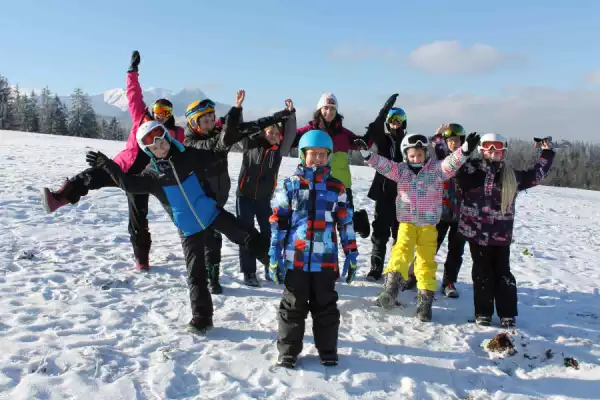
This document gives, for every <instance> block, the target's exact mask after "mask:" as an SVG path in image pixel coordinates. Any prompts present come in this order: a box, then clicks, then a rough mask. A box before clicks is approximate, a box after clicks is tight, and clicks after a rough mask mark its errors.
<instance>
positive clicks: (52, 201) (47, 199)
mask: <svg viewBox="0 0 600 400" xmlns="http://www.w3.org/2000/svg"><path fill="white" fill-rule="evenodd" d="M72 186H73V185H72V184H71V182H70V181H65V182H64V183H63V185H62V187H61V188H60V189H59V190H58V191H56V192H53V191H51V190H50V189H48V188H43V189H42V192H41V193H40V196H41V198H42V205H43V206H44V209H45V210H46V212H47V213H48V214H50V213H52V212H54V211H56V210H58V209H59V208H61V207H62V206H65V205H67V204H69V200H68V199H67V196H66V193H68V192H69V191H70V190H71V189H72Z"/></svg>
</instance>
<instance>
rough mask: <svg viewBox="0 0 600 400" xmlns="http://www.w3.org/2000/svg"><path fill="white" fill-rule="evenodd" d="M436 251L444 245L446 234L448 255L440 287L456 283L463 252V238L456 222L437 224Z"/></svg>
mask: <svg viewBox="0 0 600 400" xmlns="http://www.w3.org/2000/svg"><path fill="white" fill-rule="evenodd" d="M437 232H438V236H437V249H438V251H439V250H440V248H441V247H442V243H444V239H445V238H446V234H448V255H447V256H446V262H445V263H444V278H443V279H442V286H446V285H448V284H450V283H456V281H457V280H458V273H459V272H460V267H461V266H462V262H463V254H464V252H465V243H466V240H465V237H464V236H463V235H462V234H461V233H460V232H459V231H458V222H445V221H440V223H438V224H437Z"/></svg>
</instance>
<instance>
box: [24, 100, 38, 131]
mask: <svg viewBox="0 0 600 400" xmlns="http://www.w3.org/2000/svg"><path fill="white" fill-rule="evenodd" d="M37 103H38V98H37V96H36V94H35V92H34V91H33V90H32V91H31V94H30V95H29V97H28V99H27V102H26V103H25V114H26V115H27V129H26V131H27V132H39V131H40V119H39V115H38V104H37Z"/></svg>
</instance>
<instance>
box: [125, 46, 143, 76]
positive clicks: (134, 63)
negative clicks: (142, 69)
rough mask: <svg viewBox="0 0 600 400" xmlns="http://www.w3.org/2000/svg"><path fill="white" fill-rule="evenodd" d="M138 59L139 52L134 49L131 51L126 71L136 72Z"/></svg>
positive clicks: (138, 63)
mask: <svg viewBox="0 0 600 400" xmlns="http://www.w3.org/2000/svg"><path fill="white" fill-rule="evenodd" d="M140 61H141V57H140V52H139V51H137V50H134V52H133V53H131V64H130V65H129V69H128V70H127V72H138V66H139V65H140Z"/></svg>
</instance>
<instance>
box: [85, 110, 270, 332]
mask: <svg viewBox="0 0 600 400" xmlns="http://www.w3.org/2000/svg"><path fill="white" fill-rule="evenodd" d="M137 142H138V145H139V147H140V149H142V151H144V152H145V153H146V154H147V155H148V156H149V157H150V160H151V162H150V163H149V164H148V165H147V167H146V169H145V170H144V171H143V172H142V173H140V174H136V175H126V174H125V173H123V171H122V170H121V168H120V167H119V165H118V164H116V163H115V162H114V161H112V160H110V159H109V158H108V157H106V156H105V155H104V154H102V153H96V152H90V153H88V154H87V157H86V160H87V161H88V163H89V164H90V166H91V167H93V168H100V169H103V170H104V171H106V172H107V173H108V174H109V175H110V176H111V178H112V179H114V181H115V182H116V183H117V185H118V186H119V187H120V188H121V189H123V190H125V191H126V192H128V193H134V194H152V195H154V196H155V197H156V198H157V199H158V201H160V203H161V204H162V206H163V207H164V208H165V210H166V211H167V213H168V214H169V216H170V217H171V219H172V220H173V223H174V224H175V226H176V227H177V228H178V230H179V235H180V238H181V245H182V247H183V253H184V255H185V263H186V267H187V273H188V287H189V290H190V302H191V305H192V320H191V321H190V323H189V327H190V328H192V329H195V330H197V331H200V332H204V331H206V330H207V329H210V328H211V327H212V326H213V321H212V316H213V304H212V299H211V295H210V292H209V291H208V287H207V281H206V266H205V262H204V240H205V234H206V232H207V230H208V229H215V230H216V231H219V232H222V233H223V234H225V236H227V237H228V238H229V240H231V241H232V242H234V243H236V244H239V245H241V246H245V247H246V248H247V249H248V250H250V251H251V252H252V253H253V254H255V256H256V257H257V258H259V259H260V260H261V261H262V262H263V263H264V264H268V257H267V252H268V247H269V238H268V237H265V236H261V235H260V234H259V232H258V231H257V230H256V229H254V226H249V227H247V228H242V226H243V223H242V221H240V220H239V219H237V218H235V216H233V215H232V214H231V213H229V212H227V211H225V210H223V209H222V208H220V207H218V205H217V202H216V200H215V198H214V193H213V192H212V191H211V189H210V185H208V184H207V182H206V181H205V178H206V177H207V176H208V175H209V174H210V173H212V170H211V167H212V165H213V159H214V158H215V154H214V153H213V152H210V151H205V150H197V149H193V148H186V147H184V146H183V145H182V144H181V143H179V142H177V141H176V140H174V139H172V138H171V135H170V134H169V131H168V130H167V128H166V127H165V126H164V125H162V124H160V123H159V122H156V121H150V122H146V123H144V124H142V125H141V126H140V127H139V129H138V130H137Z"/></svg>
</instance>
